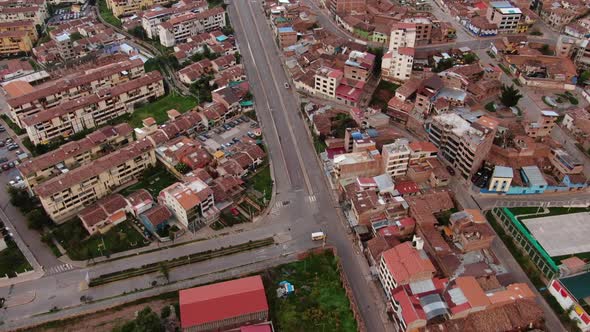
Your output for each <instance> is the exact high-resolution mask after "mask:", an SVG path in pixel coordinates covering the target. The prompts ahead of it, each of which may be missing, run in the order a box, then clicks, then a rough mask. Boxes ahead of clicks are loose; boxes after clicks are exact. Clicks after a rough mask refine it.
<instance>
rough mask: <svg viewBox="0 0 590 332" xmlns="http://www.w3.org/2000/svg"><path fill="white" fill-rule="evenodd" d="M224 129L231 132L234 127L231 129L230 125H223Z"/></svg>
mask: <svg viewBox="0 0 590 332" xmlns="http://www.w3.org/2000/svg"><path fill="white" fill-rule="evenodd" d="M223 128H224V129H225V130H230V129H231V128H232V127H231V126H230V125H228V124H224V125H223Z"/></svg>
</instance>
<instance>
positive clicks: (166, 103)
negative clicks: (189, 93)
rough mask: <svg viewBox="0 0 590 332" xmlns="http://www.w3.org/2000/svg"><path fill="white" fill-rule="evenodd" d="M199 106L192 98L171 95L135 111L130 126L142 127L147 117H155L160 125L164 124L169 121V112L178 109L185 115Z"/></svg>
mask: <svg viewBox="0 0 590 332" xmlns="http://www.w3.org/2000/svg"><path fill="white" fill-rule="evenodd" d="M195 106H197V100H196V99H195V98H192V97H184V96H179V95H173V94H169V95H166V96H164V97H162V98H160V99H158V100H156V101H155V102H152V103H149V104H145V105H142V106H140V107H138V108H137V109H135V111H133V114H132V115H131V119H130V120H129V124H130V125H131V126H132V127H135V128H137V127H141V126H142V124H141V122H142V121H143V119H145V118H147V117H150V116H151V117H153V118H154V119H155V120H156V122H158V124H162V123H164V122H166V120H168V114H166V112H168V111H169V110H171V109H176V110H177V111H179V112H180V113H184V112H186V111H188V110H190V109H192V108H194V107H195Z"/></svg>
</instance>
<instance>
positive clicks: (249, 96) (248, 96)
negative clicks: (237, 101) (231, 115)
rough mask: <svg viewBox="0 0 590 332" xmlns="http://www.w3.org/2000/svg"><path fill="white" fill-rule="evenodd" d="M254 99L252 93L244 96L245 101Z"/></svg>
mask: <svg viewBox="0 0 590 332" xmlns="http://www.w3.org/2000/svg"><path fill="white" fill-rule="evenodd" d="M252 98H254V95H252V92H250V91H248V92H246V94H245V95H244V100H252Z"/></svg>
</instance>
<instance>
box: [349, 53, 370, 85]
mask: <svg viewBox="0 0 590 332" xmlns="http://www.w3.org/2000/svg"><path fill="white" fill-rule="evenodd" d="M374 65H375V55H373V54H371V53H368V52H359V51H351V52H350V54H349V55H348V60H346V62H345V63H344V78H345V79H351V80H356V81H362V82H367V81H368V80H369V78H370V77H371V74H372V72H373V66H374Z"/></svg>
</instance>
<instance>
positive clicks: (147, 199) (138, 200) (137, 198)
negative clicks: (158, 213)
mask: <svg viewBox="0 0 590 332" xmlns="http://www.w3.org/2000/svg"><path fill="white" fill-rule="evenodd" d="M125 199H126V200H127V212H128V213H130V214H131V215H132V216H134V217H135V218H138V217H139V215H140V214H142V213H144V212H145V211H147V210H149V209H151V208H152V206H154V198H153V197H152V195H151V194H150V192H149V191H147V190H146V189H139V190H136V191H134V192H132V193H131V194H129V195H128V196H127V197H125Z"/></svg>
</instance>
